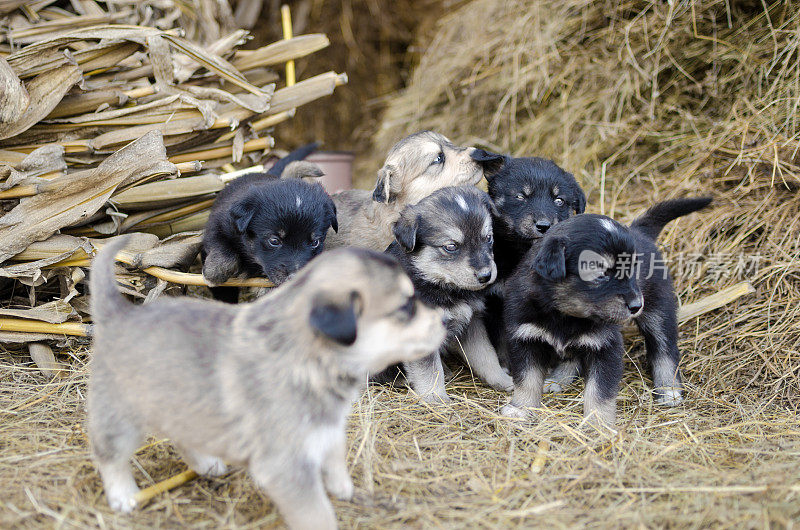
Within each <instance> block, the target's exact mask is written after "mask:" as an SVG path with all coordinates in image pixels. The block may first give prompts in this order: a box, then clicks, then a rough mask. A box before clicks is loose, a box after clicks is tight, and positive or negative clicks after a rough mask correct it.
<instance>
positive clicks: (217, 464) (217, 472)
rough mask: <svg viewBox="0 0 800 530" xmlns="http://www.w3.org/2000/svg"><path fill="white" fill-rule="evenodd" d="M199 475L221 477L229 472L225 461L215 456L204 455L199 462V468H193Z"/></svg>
mask: <svg viewBox="0 0 800 530" xmlns="http://www.w3.org/2000/svg"><path fill="white" fill-rule="evenodd" d="M193 469H194V470H195V471H196V472H197V474H198V475H203V476H206V477H220V476H222V475H224V474H225V473H227V472H228V466H226V465H225V462H223V461H222V460H220V459H219V458H217V457H215V456H204V457H203V459H202V460H200V461H198V462H197V468H193Z"/></svg>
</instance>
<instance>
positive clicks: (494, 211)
mask: <svg viewBox="0 0 800 530" xmlns="http://www.w3.org/2000/svg"><path fill="white" fill-rule="evenodd" d="M483 203H484V204H485V205H486V207H487V208H489V213H491V214H492V215H493V216H495V217H499V216H500V211H499V210H498V209H497V205H496V204H495V203H494V201H493V200H492V198H491V197H489V194H488V193H484V194H483Z"/></svg>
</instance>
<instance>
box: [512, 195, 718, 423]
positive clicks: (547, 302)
mask: <svg viewBox="0 0 800 530" xmlns="http://www.w3.org/2000/svg"><path fill="white" fill-rule="evenodd" d="M710 202H711V199H707V198H699V199H678V200H674V201H666V202H663V203H659V204H657V205H655V206H653V208H651V209H650V210H648V211H647V212H646V213H645V214H644V215H643V216H642V217H641V218H639V219H637V220H636V221H634V223H633V224H632V225H631V228H630V229H629V228H626V227H624V226H622V225H621V224H619V223H617V222H615V221H613V220H611V219H609V218H608V217H604V216H599V215H589V214H584V215H577V216H575V217H572V218H570V219H567V220H565V221H562V222H560V223H559V224H557V225H556V226H555V227H553V228H551V229H550V230H548V231H547V233H546V235H545V236H544V237H543V238H542V239H541V240H540V242H539V243H537V244H535V245H534V247H533V248H532V249H531V251H530V252H529V253H528V254H527V255H526V256H525V258H524V260H523V261H522V262H521V264H520V266H519V267H518V268H517V270H516V271H515V272H514V274H513V275H512V276H511V277H510V278H509V280H508V281H507V282H506V285H505V288H504V292H503V294H504V299H505V306H504V316H505V320H506V336H507V341H508V345H509V364H510V368H511V374H512V376H513V378H514V394H513V396H512V398H511V403H510V404H508V405H506V406H505V407H503V410H502V413H503V414H504V415H507V416H512V417H525V416H527V410H526V409H527V408H528V407H533V408H537V407H539V406H540V405H541V396H542V391H543V386H544V378H545V375H546V373H547V370H548V369H551V368H554V367H556V365H557V364H558V363H559V362H561V361H570V362H572V363H574V364H577V365H579V366H580V368H581V371H582V373H583V375H584V378H585V380H586V387H585V391H584V414H585V416H586V417H587V419H589V420H590V421H594V422H598V423H603V424H606V425H613V424H614V420H615V417H616V396H617V392H618V386H619V381H620V378H621V375H622V355H623V346H622V333H621V326H622V324H623V323H624V322H626V321H627V320H628V319H630V318H634V319H635V321H636V323H637V325H638V326H639V329H640V330H641V332H642V334H643V335H644V337H645V344H646V347H647V358H648V361H649V364H650V365H651V367H652V369H653V378H654V387H655V394H656V399H657V400H658V401H659V402H661V403H665V404H670V405H674V404H677V403H679V402H680V400H681V386H682V385H681V380H680V375H679V371H678V364H679V361H680V353H679V351H678V346H677V338H678V326H677V319H676V313H677V301H676V297H675V293H674V290H673V287H672V281H671V279H670V277H669V274H668V273H667V271H666V268H664V267H663V261H662V257H661V254H660V253H659V251H658V249H657V247H656V245H655V242H654V239H653V238H654V237H656V236H657V235H658V233H659V232H660V231H661V229H662V228H663V227H664V225H665V224H666V223H668V222H669V221H671V220H672V219H675V218H677V217H680V216H682V215H686V214H688V213H691V212H693V211H696V210H699V209H701V208H703V207H705V206H706V205H708V204H709V203H710Z"/></svg>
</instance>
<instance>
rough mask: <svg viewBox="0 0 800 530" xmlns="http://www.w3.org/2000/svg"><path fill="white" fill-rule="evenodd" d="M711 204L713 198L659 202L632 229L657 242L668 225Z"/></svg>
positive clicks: (634, 223) (632, 225)
mask: <svg viewBox="0 0 800 530" xmlns="http://www.w3.org/2000/svg"><path fill="white" fill-rule="evenodd" d="M709 204H711V197H692V198H689V199H673V200H671V201H664V202H659V203H658V204H656V205H654V206H652V207H651V208H650V209H649V210H647V211H646V212H644V214H643V215H641V216H640V217H639V218H637V219H636V220H635V221H634V222H633V223H631V228H633V229H634V230H638V231H639V232H641V233H642V234H644V235H646V236H647V237H649V238H650V239H652V240H653V241H655V239H656V238H657V237H658V234H660V233H661V230H663V229H664V227H665V226H666V225H667V223H669V222H670V221H672V220H673V219H677V218H678V217H681V216H684V215H688V214H690V213H692V212H696V211H697V210H700V209H702V208H705V207H706V206H708V205H709Z"/></svg>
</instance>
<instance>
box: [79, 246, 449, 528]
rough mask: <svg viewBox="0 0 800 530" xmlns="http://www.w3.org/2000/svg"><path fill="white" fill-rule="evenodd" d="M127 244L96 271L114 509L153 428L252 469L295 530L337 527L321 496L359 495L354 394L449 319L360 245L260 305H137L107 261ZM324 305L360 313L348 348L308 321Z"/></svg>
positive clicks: (207, 460) (101, 396) (94, 436)
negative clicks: (353, 467) (351, 461)
mask: <svg viewBox="0 0 800 530" xmlns="http://www.w3.org/2000/svg"><path fill="white" fill-rule="evenodd" d="M125 242H126V241H125V240H122V241H117V242H114V243H111V244H109V245H108V247H107V248H105V249H103V251H102V252H101V253H100V255H99V256H98V257H97V259H96V260H95V261H96V263H95V265H94V267H93V269H92V278H91V294H92V315H93V318H94V322H95V327H96V333H95V339H94V352H93V353H94V357H93V359H92V363H91V370H92V375H91V379H90V383H89V398H88V432H89V437H90V440H91V444H92V451H93V454H94V458H95V461H96V463H97V465H98V468H99V470H100V474H101V476H102V479H103V484H104V487H105V490H106V495H107V497H108V500H109V503H110V504H111V506H112V507H113V508H114V509H116V510H120V511H130V510H131V509H133V508H134V507H135V501H134V496H135V494H136V492H137V491H138V490H137V487H136V484H135V482H134V481H133V476H132V475H131V471H130V465H129V459H130V457H131V455H132V454H133V452H134V450H135V449H136V447H137V445H138V443H139V442H140V440H141V438H142V436H143V435H144V434H145V433H153V434H157V435H160V436H165V437H168V438H170V439H171V440H172V441H173V442H174V443H175V444H176V446H178V448H179V451H180V452H181V453H182V454H183V455H185V456H186V458H187V463H189V464H190V465H192V466H193V467H195V470H196V471H199V472H206V473H211V474H219V473H222V472H224V471H225V465H224V463H223V461H227V462H229V463H232V464H242V465H246V466H247V467H248V469H249V472H250V474H251V475H252V477H253V478H254V480H255V481H256V482H257V483H258V485H259V486H260V487H261V488H262V489H263V490H264V491H265V492H266V493H267V494H268V495H269V496H270V497H271V499H272V500H273V501H274V502H275V504H276V506H277V507H278V510H279V511H280V512H281V513H282V514H283V516H284V518H285V519H286V521H287V523H288V524H289V526H290V527H291V528H314V529H323V528H324V529H327V528H335V526H336V518H335V514H334V512H333V509H332V507H331V504H330V502H329V500H328V498H327V496H326V494H325V491H326V490H327V491H328V492H329V493H332V494H334V495H336V496H339V497H342V498H349V497H350V496H351V495H352V491H353V486H352V481H351V480H350V477H349V475H348V473H347V468H346V465H345V462H344V453H345V446H344V444H345V438H344V425H345V419H346V416H347V414H348V412H349V410H350V406H351V404H352V401H353V400H354V399H355V398H356V397H357V396H358V393H359V392H360V391H361V389H362V388H363V385H364V383H365V381H366V378H367V373H368V372H370V371H378V370H380V369H383V368H385V367H386V366H387V365H390V364H393V363H396V362H401V361H409V360H414V359H418V358H420V357H423V356H424V355H427V354H429V353H430V351H432V350H435V349H436V348H437V347H438V346H439V344H441V342H442V341H443V340H444V337H445V331H444V326H443V325H442V323H441V314H440V313H439V312H438V311H435V310H433V309H430V308H427V307H425V306H424V305H422V304H421V303H419V302H412V304H413V305H411V304H409V300H410V299H411V298H410V297H411V296H412V295H413V285H412V283H411V281H410V280H409V279H408V277H407V276H406V275H405V274H404V273H403V272H402V269H401V268H400V267H399V265H398V264H397V263H396V262H394V261H393V260H391V259H389V258H387V257H386V256H383V255H380V254H376V253H373V252H369V251H365V250H358V249H341V250H338V251H333V252H330V253H325V254H324V255H323V256H321V257H320V258H319V259H315V260H313V261H312V262H311V263H310V264H309V265H308V266H306V267H304V268H303V270H302V271H301V272H300V273H299V274H297V275H296V276H295V277H294V278H293V279H292V280H289V281H288V282H286V283H285V284H283V285H282V286H280V287H278V288H277V289H275V290H274V291H272V292H271V293H270V294H268V295H267V296H265V297H263V298H261V299H259V300H257V301H255V302H253V303H249V304H240V305H230V304H224V303H218V302H212V301H208V300H197V299H189V298H171V299H160V300H158V301H156V302H155V303H152V304H149V305H146V306H135V305H132V304H129V303H128V302H127V301H125V300H124V299H123V298H122V296H121V295H120V294H119V293H118V292H117V287H116V285H115V279H114V275H113V267H112V260H111V257H112V255H113V254H115V253H116V252H117V251H119V250H120V249H121V248H122V246H123V245H124V244H125ZM321 307H322V308H326V307H336V308H345V309H348V308H349V310H350V311H352V314H353V315H355V317H354V318H355V325H356V336H355V339H354V342H353V343H352V344H350V345H347V344H345V343H342V342H339V341H337V340H334V339H332V338H331V336H330V335H326V334H324V333H322V332H320V331H317V329H319V328H313V327H312V326H311V325H310V322H312V320H311V319H312V315H313V314H316V313H315V311H318V310H319V309H320V308H321ZM411 307H413V308H414V309H415V310H416V313H415V314H414V316H413V317H410V313H409V311H410V308H411Z"/></svg>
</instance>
